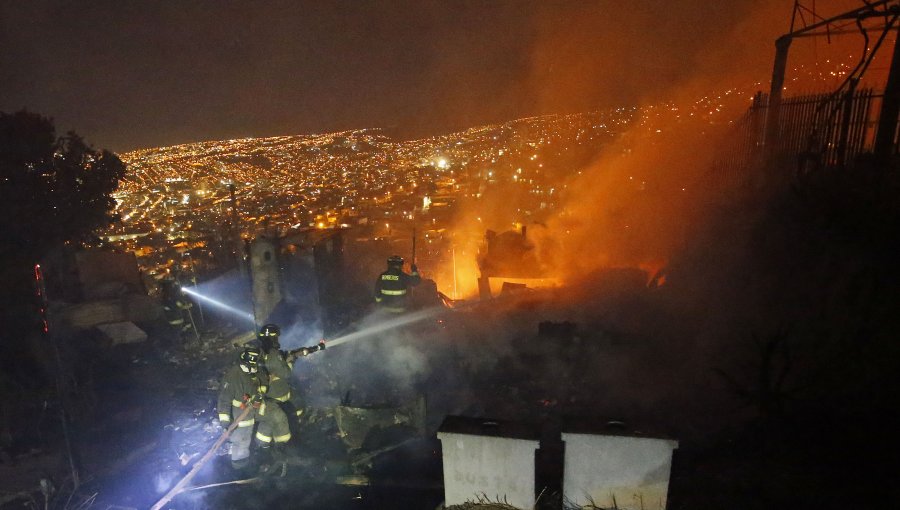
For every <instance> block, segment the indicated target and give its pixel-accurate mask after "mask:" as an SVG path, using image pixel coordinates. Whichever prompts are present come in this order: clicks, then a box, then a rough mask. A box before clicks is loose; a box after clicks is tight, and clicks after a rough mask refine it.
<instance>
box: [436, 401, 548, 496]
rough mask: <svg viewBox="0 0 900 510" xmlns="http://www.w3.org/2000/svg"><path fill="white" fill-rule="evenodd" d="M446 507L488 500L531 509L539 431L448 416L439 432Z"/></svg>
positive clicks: (476, 419) (517, 425)
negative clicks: (483, 499) (481, 499)
mask: <svg viewBox="0 0 900 510" xmlns="http://www.w3.org/2000/svg"><path fill="white" fill-rule="evenodd" d="M437 436H438V439H440V440H441V445H442V451H443V465H444V505H445V506H451V505H461V504H463V503H466V502H467V501H477V500H478V499H479V498H486V499H487V500H489V501H500V502H506V503H508V504H509V505H512V506H514V507H516V508H522V509H530V508H532V507H533V506H534V503H535V494H534V492H535V491H534V472H535V471H534V469H535V465H534V457H535V450H537V448H538V444H539V441H538V438H539V435H538V433H537V431H536V430H534V429H530V428H528V427H526V426H523V425H521V424H515V423H510V422H500V421H493V420H485V419H480V418H465V417H460V416H448V417H447V418H446V419H445V420H444V423H443V424H442V425H441V427H440V429H439V431H438V434H437Z"/></svg>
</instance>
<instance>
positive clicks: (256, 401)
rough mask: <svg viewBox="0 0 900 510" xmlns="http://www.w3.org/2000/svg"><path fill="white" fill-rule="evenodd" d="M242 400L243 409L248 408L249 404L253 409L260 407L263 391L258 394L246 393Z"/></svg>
mask: <svg viewBox="0 0 900 510" xmlns="http://www.w3.org/2000/svg"><path fill="white" fill-rule="evenodd" d="M242 400H243V403H241V409H246V408H247V407H248V406H252V407H253V409H259V406H260V405H261V404H262V400H263V396H262V394H261V393H257V394H256V395H250V394H249V393H244V398H243V399H242Z"/></svg>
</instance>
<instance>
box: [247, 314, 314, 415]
mask: <svg viewBox="0 0 900 510" xmlns="http://www.w3.org/2000/svg"><path fill="white" fill-rule="evenodd" d="M280 335H281V328H279V327H278V325H277V324H266V325H265V326H263V327H262V329H260V331H259V336H258V338H259V341H260V345H261V346H262V352H263V354H262V361H263V364H264V365H265V368H266V372H268V375H269V390H268V393H267V396H268V397H269V398H271V399H272V400H274V401H275V402H278V405H279V406H280V407H281V409H282V410H283V411H284V413H285V415H287V416H288V417H294V421H293V423H292V424H299V423H300V417H301V416H302V415H303V412H304V410H305V405H304V402H303V399H302V395H300V393H299V392H297V391H292V388H291V377H292V376H293V372H294V360H296V359H297V357H299V356H308V355H310V354H312V353H313V352H317V351H319V350H322V349H324V348H325V342H324V340H323V341H322V342H320V343H319V344H318V345H316V346H314V347H303V348H301V349H296V350H293V351H289V352H287V351H282V350H281V342H280V341H279V338H280ZM295 430H296V428H295Z"/></svg>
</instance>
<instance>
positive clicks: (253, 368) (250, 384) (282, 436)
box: [216, 344, 291, 473]
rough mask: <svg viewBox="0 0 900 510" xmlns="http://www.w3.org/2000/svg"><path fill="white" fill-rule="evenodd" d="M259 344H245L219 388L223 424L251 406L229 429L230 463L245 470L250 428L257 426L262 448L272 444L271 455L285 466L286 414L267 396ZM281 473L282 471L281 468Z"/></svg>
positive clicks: (251, 435) (287, 437)
mask: <svg viewBox="0 0 900 510" xmlns="http://www.w3.org/2000/svg"><path fill="white" fill-rule="evenodd" d="M260 358H261V351H260V348H259V347H258V346H256V345H252V344H248V345H245V346H244V349H243V351H242V352H241V354H240V356H239V359H238V363H237V365H235V366H233V367H231V368H229V369H228V371H227V372H225V376H224V378H223V380H222V385H221V387H220V389H219V399H218V405H217V406H216V407H217V410H218V413H219V421H220V422H221V423H222V426H223V427H228V426H230V425H231V422H232V420H235V419H237V418H238V417H240V415H241V414H242V412H243V411H244V409H246V408H247V407H248V406H249V407H252V410H251V411H250V413H249V414H248V415H247V416H245V417H244V419H243V420H241V421H240V422H238V425H237V428H235V429H234V431H233V432H232V433H231V465H232V467H234V468H235V469H237V470H246V469H247V468H248V467H249V464H250V446H251V443H252V441H253V429H254V426H256V440H257V442H258V444H259V446H260V447H261V448H263V449H267V450H268V449H269V448H272V450H273V451H272V457H273V459H274V460H275V462H276V463H280V464H281V465H282V469H283V467H284V462H283V455H282V449H283V445H284V444H286V443H287V442H288V441H290V439H291V430H290V427H289V426H288V420H287V417H286V416H285V415H284V412H283V411H282V410H281V408H280V407H278V405H277V404H276V403H275V402H274V401H272V400H271V399H268V398H266V392H267V391H268V380H267V377H266V373H265V372H264V371H260V369H259V362H260ZM282 473H283V471H282Z"/></svg>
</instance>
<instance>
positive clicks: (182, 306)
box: [161, 277, 194, 334]
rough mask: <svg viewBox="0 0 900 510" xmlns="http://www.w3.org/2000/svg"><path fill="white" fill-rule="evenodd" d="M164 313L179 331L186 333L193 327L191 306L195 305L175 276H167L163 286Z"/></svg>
mask: <svg viewBox="0 0 900 510" xmlns="http://www.w3.org/2000/svg"><path fill="white" fill-rule="evenodd" d="M161 294H162V302H163V314H164V315H165V317H166V321H167V322H168V323H169V325H171V326H172V327H173V328H175V329H176V330H178V332H179V333H181V334H184V333H187V332H188V331H191V330H192V329H193V322H194V321H193V318H192V317H191V315H190V313H191V308H192V307H193V306H194V305H193V304H192V303H191V302H190V300H188V298H187V297H186V296H185V295H184V292H182V290H181V287H179V286H178V283H177V282H176V281H175V279H174V278H171V277H169V278H166V279H165V280H163V281H162V286H161Z"/></svg>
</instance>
